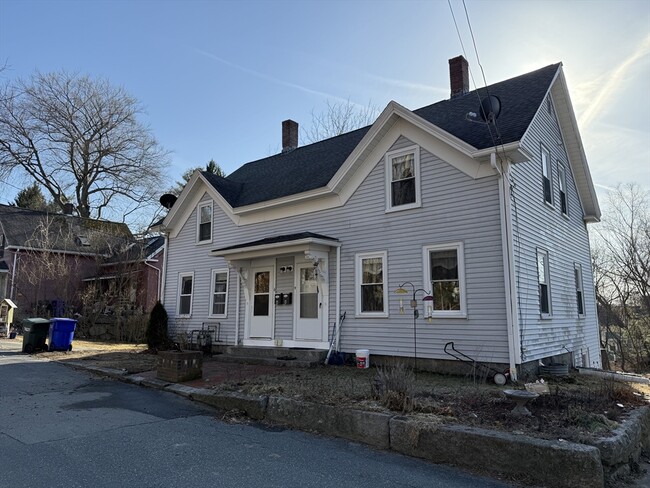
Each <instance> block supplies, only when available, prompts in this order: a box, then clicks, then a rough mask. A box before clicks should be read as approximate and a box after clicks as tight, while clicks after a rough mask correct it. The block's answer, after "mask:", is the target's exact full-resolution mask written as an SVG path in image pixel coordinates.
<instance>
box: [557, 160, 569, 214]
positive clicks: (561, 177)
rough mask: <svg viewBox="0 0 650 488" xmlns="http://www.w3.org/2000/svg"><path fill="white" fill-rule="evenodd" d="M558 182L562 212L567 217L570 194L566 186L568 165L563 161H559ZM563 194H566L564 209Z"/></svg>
mask: <svg viewBox="0 0 650 488" xmlns="http://www.w3.org/2000/svg"><path fill="white" fill-rule="evenodd" d="M557 183H558V190H559V191H560V202H559V203H560V212H562V215H564V216H565V217H568V216H569V194H568V192H567V186H566V166H565V165H564V163H562V162H561V161H558V162H557ZM562 195H564V210H562Z"/></svg>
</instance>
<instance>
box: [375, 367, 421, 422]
mask: <svg viewBox="0 0 650 488" xmlns="http://www.w3.org/2000/svg"><path fill="white" fill-rule="evenodd" d="M372 394H373V397H374V398H375V399H376V400H379V401H380V402H381V404H382V405H384V406H385V407H386V408H389V409H390V410H395V411H400V412H404V413H406V412H412V411H413V408H414V406H415V398H414V397H415V373H414V372H413V369H411V368H410V367H408V366H406V365H405V364H404V363H402V362H398V363H396V364H394V365H392V366H379V367H378V368H377V374H376V376H375V379H374V380H373V384H372Z"/></svg>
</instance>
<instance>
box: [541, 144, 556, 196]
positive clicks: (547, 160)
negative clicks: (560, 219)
mask: <svg viewBox="0 0 650 488" xmlns="http://www.w3.org/2000/svg"><path fill="white" fill-rule="evenodd" d="M540 148H541V150H540V159H541V161H542V199H543V200H544V203H545V204H546V205H548V206H550V207H553V208H554V205H553V163H552V159H551V151H549V150H548V149H546V147H545V146H544V144H540ZM545 172H546V173H547V175H548V176H546V175H544V173H545ZM545 180H548V186H549V198H550V201H549V200H547V199H546V195H545V192H544V183H545Z"/></svg>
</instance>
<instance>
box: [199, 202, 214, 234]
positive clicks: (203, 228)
mask: <svg viewBox="0 0 650 488" xmlns="http://www.w3.org/2000/svg"><path fill="white" fill-rule="evenodd" d="M197 214H198V215H197V237H196V240H197V242H212V202H209V203H202V204H200V205H199V206H198V207H197Z"/></svg>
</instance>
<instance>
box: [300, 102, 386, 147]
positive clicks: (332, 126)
mask: <svg viewBox="0 0 650 488" xmlns="http://www.w3.org/2000/svg"><path fill="white" fill-rule="evenodd" d="M378 112H379V110H378V109H377V107H375V106H373V105H371V104H370V103H368V105H366V106H365V107H360V106H359V105H356V104H354V103H352V102H350V100H349V99H348V100H346V101H345V102H342V101H339V102H331V101H330V100H328V101H327V108H326V109H325V110H324V111H322V112H315V111H314V110H312V112H311V118H312V123H311V127H310V128H309V129H306V130H304V131H303V135H302V137H303V139H304V140H305V141H306V142H307V143H313V142H318V141H322V140H323V139H327V138H329V137H334V136H338V135H341V134H344V133H346V132H350V131H352V130H355V129H359V128H361V127H365V126H366V125H370V124H372V123H373V122H374V121H375V119H376V118H377V114H378Z"/></svg>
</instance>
